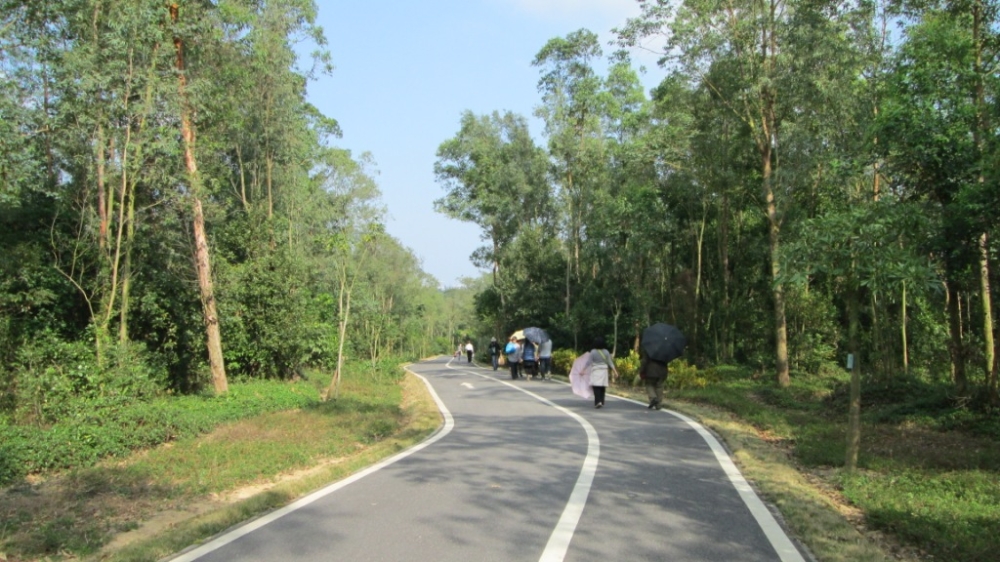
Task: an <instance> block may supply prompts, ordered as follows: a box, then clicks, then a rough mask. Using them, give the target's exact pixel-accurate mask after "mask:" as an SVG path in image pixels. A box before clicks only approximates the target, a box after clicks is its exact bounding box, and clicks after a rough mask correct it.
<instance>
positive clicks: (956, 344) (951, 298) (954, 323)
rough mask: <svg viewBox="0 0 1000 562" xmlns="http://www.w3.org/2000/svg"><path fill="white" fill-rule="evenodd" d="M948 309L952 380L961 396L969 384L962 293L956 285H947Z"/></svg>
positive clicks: (966, 390) (964, 393)
mask: <svg viewBox="0 0 1000 562" xmlns="http://www.w3.org/2000/svg"><path fill="white" fill-rule="evenodd" d="M945 288H946V289H947V297H948V302H947V307H948V332H949V335H950V336H951V343H950V344H949V346H948V352H949V354H950V355H951V380H952V382H953V383H954V384H955V391H956V392H957V393H958V394H959V396H965V395H966V393H967V392H968V382H967V381H966V377H965V346H964V344H963V342H962V301H961V298H962V296H961V293H959V292H958V290H957V289H956V288H955V284H954V283H948V284H946V286H945Z"/></svg>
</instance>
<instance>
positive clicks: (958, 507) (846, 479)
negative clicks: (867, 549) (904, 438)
mask: <svg viewBox="0 0 1000 562" xmlns="http://www.w3.org/2000/svg"><path fill="white" fill-rule="evenodd" d="M843 488H844V495H845V496H846V497H847V498H848V499H850V500H851V502H853V503H854V504H855V505H857V506H858V507H860V508H861V509H862V510H864V512H865V513H866V515H867V519H868V521H869V522H870V523H871V524H872V525H874V526H876V527H878V528H880V529H884V530H886V531H890V532H892V533H894V534H896V535H898V536H900V537H901V538H903V539H904V540H906V541H907V542H910V543H912V544H914V545H916V546H918V547H919V548H920V549H922V550H924V551H926V552H928V553H931V554H933V556H934V557H935V558H937V559H940V560H963V561H965V562H987V561H994V560H996V559H997V548H998V546H1000V544H998V538H997V530H998V529H1000V480H998V478H997V473H996V472H995V471H994V472H985V471H981V470H959V471H928V470H902V471H893V472H883V473H877V472H874V473H873V472H864V473H856V474H845V475H844V476H843Z"/></svg>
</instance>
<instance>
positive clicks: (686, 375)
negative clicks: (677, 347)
mask: <svg viewBox="0 0 1000 562" xmlns="http://www.w3.org/2000/svg"><path fill="white" fill-rule="evenodd" d="M707 374H709V373H707V372H703V371H699V370H698V367H697V366H695V365H689V364H688V362H687V361H685V360H684V359H676V360H674V361H671V362H670V367H669V373H668V375H667V382H666V385H665V386H666V387H668V388H676V389H679V390H683V389H685V388H705V387H706V386H707V385H708V383H709V382H710V381H709V379H708V378H707V377H706V375H707Z"/></svg>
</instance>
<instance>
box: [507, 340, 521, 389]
mask: <svg viewBox="0 0 1000 562" xmlns="http://www.w3.org/2000/svg"><path fill="white" fill-rule="evenodd" d="M503 352H504V354H505V355H506V356H507V363H508V364H509V365H510V378H512V379H517V377H518V376H519V375H518V371H519V370H520V366H521V346H520V345H518V343H517V339H516V338H514V337H511V338H510V341H509V342H507V347H505V348H504V350H503Z"/></svg>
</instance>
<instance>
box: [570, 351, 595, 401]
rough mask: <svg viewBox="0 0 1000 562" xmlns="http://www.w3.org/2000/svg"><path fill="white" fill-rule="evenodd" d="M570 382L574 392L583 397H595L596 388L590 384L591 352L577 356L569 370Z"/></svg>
mask: <svg viewBox="0 0 1000 562" xmlns="http://www.w3.org/2000/svg"><path fill="white" fill-rule="evenodd" d="M569 383H570V385H571V386H572V388H573V394H576V395H577V396H579V397H581V398H593V397H594V388H593V387H592V386H590V352H589V351H588V352H586V353H584V354H583V355H581V356H579V357H577V358H576V359H575V360H574V361H573V368H572V369H570V371H569Z"/></svg>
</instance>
